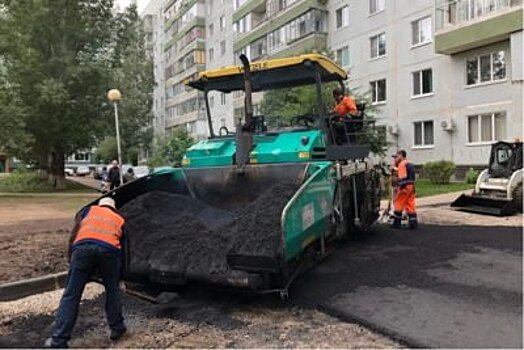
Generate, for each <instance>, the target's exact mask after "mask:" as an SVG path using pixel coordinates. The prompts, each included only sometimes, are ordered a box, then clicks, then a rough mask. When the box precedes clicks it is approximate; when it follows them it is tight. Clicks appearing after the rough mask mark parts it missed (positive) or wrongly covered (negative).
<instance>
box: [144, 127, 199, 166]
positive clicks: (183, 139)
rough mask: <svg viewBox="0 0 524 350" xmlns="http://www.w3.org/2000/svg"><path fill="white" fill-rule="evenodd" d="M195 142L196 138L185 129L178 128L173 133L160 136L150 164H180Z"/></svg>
mask: <svg viewBox="0 0 524 350" xmlns="http://www.w3.org/2000/svg"><path fill="white" fill-rule="evenodd" d="M193 143H194V140H193V139H192V138H191V137H190V136H189V135H188V133H187V132H186V131H185V130H184V129H177V130H176V131H175V132H174V134H173V135H169V136H165V137H163V138H158V139H157V144H156V146H155V148H154V154H153V157H152V158H151V159H150V161H149V165H151V166H162V165H171V166H180V162H181V161H182V157H183V156H184V154H185V153H186V151H187V149H188V148H189V147H191V145H193Z"/></svg>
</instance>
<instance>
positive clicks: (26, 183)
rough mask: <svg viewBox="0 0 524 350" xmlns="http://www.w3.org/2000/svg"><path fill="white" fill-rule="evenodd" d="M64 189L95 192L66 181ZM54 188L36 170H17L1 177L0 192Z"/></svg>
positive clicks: (36, 190) (35, 190)
mask: <svg viewBox="0 0 524 350" xmlns="http://www.w3.org/2000/svg"><path fill="white" fill-rule="evenodd" d="M65 184H66V186H65V188H64V190H66V191H75V192H77V191H78V192H93V191H92V189H90V188H87V187H85V186H82V185H80V184H77V183H76V182H72V181H66V183H65ZM53 190H54V188H53V186H51V185H50V184H49V182H48V181H47V179H46V178H44V177H42V176H39V175H38V174H37V173H36V172H35V171H27V170H23V171H16V172H14V173H12V174H9V175H8V176H5V177H1V178H0V192H4V193H28V192H37V193H39V192H51V191H53Z"/></svg>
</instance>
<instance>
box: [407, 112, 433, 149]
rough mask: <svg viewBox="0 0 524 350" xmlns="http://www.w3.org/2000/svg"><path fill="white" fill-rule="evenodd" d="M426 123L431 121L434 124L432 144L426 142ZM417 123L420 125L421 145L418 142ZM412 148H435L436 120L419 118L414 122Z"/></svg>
mask: <svg viewBox="0 0 524 350" xmlns="http://www.w3.org/2000/svg"><path fill="white" fill-rule="evenodd" d="M426 123H431V124H432V132H433V135H432V140H433V143H431V144H429V143H428V144H426V137H425V136H426V134H425V129H426V128H425V126H426ZM417 125H420V140H421V141H422V143H421V144H420V145H418V144H416V143H415V142H416V128H417ZM411 148H414V149H428V148H435V121H434V120H433V119H425V120H418V121H415V122H413V143H412V146H411Z"/></svg>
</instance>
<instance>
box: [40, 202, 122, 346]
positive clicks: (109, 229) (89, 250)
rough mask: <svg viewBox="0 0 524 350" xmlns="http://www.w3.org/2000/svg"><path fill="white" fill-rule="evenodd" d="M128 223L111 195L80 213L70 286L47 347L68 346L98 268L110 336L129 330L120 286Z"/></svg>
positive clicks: (72, 245)
mask: <svg viewBox="0 0 524 350" xmlns="http://www.w3.org/2000/svg"><path fill="white" fill-rule="evenodd" d="M124 223H125V220H124V218H123V217H122V216H121V215H120V214H119V213H118V212H117V211H116V208H115V201H114V200H113V199H112V198H109V197H106V198H102V199H100V201H99V202H98V205H93V206H90V207H87V208H85V209H84V210H82V211H81V212H80V213H79V214H78V215H77V218H76V224H75V227H74V228H73V231H72V233H71V238H70V266H69V273H68V276H67V282H66V287H65V290H64V294H63V296H62V299H61V300H60V305H59V307H58V311H57V314H56V318H55V322H54V325H53V330H52V335H51V338H49V339H47V341H46V342H45V346H46V347H52V348H64V347H67V342H68V341H69V339H70V338H71V332H72V330H73V327H74V325H75V322H76V318H77V315H78V305H79V303H80V299H81V298H82V293H83V291H84V287H85V285H86V283H87V282H89V280H90V278H91V276H92V275H93V274H94V273H95V272H97V273H99V274H100V276H101V277H102V281H103V284H104V287H105V291H106V304H105V309H106V315H107V321H108V324H109V328H110V329H111V334H110V338H111V339H112V340H116V339H119V338H120V337H121V336H122V335H123V334H124V333H125V332H126V326H125V325H124V318H123V317H122V304H121V300H120V290H119V286H118V283H119V279H120V271H121V264H122V256H121V252H122V244H121V241H122V237H123V227H124Z"/></svg>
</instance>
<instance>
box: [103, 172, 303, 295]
mask: <svg viewBox="0 0 524 350" xmlns="http://www.w3.org/2000/svg"><path fill="white" fill-rule="evenodd" d="M307 168H308V165H307V164H306V163H296V164H289V163H288V164H271V165H269V164H268V165H252V166H249V167H247V168H245V169H244V170H242V171H239V170H238V169H237V168H236V167H234V166H231V167H213V168H188V169H179V168H171V169H166V170H164V171H160V172H158V173H154V174H152V175H150V176H147V177H145V178H141V179H138V180H136V181H134V182H131V183H129V184H127V185H125V186H123V187H121V188H119V189H117V190H115V191H114V192H113V193H111V194H109V195H111V196H112V197H113V198H114V199H115V201H116V203H117V207H118V209H119V211H120V212H121V213H122V214H123V216H124V217H125V218H126V226H125V241H124V253H125V254H124V256H125V273H124V274H125V279H127V280H129V281H134V282H142V283H159V284H163V285H180V284H186V283H188V282H211V283H214V284H221V285H227V286H234V287H244V288H249V289H261V288H262V287H263V285H264V283H266V282H268V281H267V280H268V278H270V277H268V276H278V278H280V277H281V276H282V275H285V273H286V271H285V253H284V245H285V238H284V236H283V224H282V213H283V211H284V209H285V207H286V205H287V203H288V202H289V200H290V199H291V198H292V197H293V196H294V194H295V193H296V192H297V190H298V189H299V188H300V187H301V185H302V183H303V182H304V179H305V177H306V174H307Z"/></svg>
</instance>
